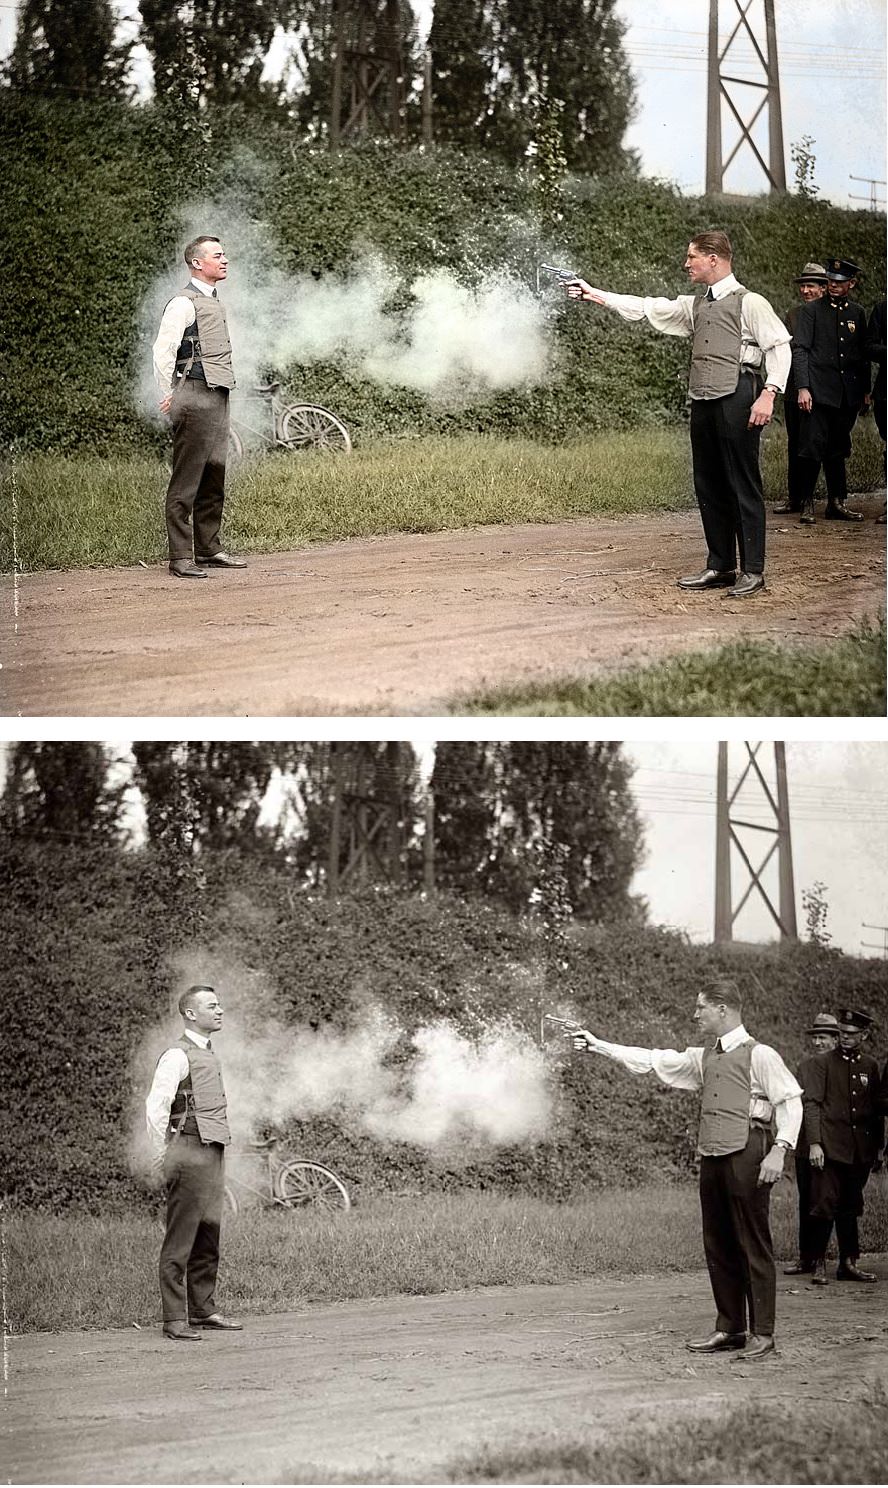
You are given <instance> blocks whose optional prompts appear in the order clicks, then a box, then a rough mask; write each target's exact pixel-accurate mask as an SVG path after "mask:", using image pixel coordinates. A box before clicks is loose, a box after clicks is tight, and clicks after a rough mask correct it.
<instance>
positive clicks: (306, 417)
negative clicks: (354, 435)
mask: <svg viewBox="0 0 888 1488" xmlns="http://www.w3.org/2000/svg"><path fill="white" fill-rule="evenodd" d="M281 443H282V444H285V445H286V446H287V448H288V449H294V450H300V449H319V450H326V451H328V452H330V451H334V450H337V451H338V452H339V453H340V454H344V455H347V454H348V453H349V452H350V450H351V447H352V442H351V437H350V435H349V432H348V429H347V428H346V427H345V424H344V423H343V422H342V420H341V419H338V418H337V417H336V415H335V413H331V412H330V410H329V408H321V407H320V406H319V405H318V404H316V403H291V404H290V406H289V408H285V409H284V411H283V413H282V414H281Z"/></svg>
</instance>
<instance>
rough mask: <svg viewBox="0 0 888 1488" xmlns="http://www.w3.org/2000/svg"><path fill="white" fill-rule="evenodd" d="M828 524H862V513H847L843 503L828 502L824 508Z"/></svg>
mask: <svg viewBox="0 0 888 1488" xmlns="http://www.w3.org/2000/svg"><path fill="white" fill-rule="evenodd" d="M826 520H827V521H828V522H862V521H863V512H856V511H849V510H848V508H847V506H846V505H845V503H844V501H830V502H829V503H828V504H827V508H826Z"/></svg>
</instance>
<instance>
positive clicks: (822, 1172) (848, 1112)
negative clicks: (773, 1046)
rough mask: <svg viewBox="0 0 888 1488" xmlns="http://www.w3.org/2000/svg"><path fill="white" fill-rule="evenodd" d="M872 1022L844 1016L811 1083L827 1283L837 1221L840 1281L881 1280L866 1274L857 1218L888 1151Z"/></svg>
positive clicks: (816, 1233)
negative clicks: (867, 1046)
mask: <svg viewBox="0 0 888 1488" xmlns="http://www.w3.org/2000/svg"><path fill="white" fill-rule="evenodd" d="M872 1021H873V1020H872V1018H871V1017H870V1016H869V1014H868V1013H862V1012H859V1011H858V1010H857V1009H855V1008H843V1009H841V1011H840V1012H839V1046H838V1048H837V1049H834V1050H832V1052H831V1053H828V1054H820V1055H818V1056H817V1058H816V1059H814V1060H812V1066H811V1069H810V1071H809V1074H808V1080H807V1082H806V1085H805V1134H806V1136H807V1140H808V1144H809V1147H810V1154H811V1157H810V1160H811V1168H812V1174H811V1234H812V1241H813V1246H814V1249H813V1258H814V1269H813V1273H812V1276H811V1280H812V1282H813V1283H814V1284H815V1285H817V1286H826V1247H827V1245H828V1244H829V1236H830V1231H831V1230H832V1227H833V1223H835V1227H836V1242H837V1244H838V1248H839V1265H838V1270H837V1271H836V1276H837V1278H838V1280H839V1281H866V1282H875V1281H876V1280H877V1277H876V1276H875V1274H874V1272H872V1271H863V1270H861V1268H860V1267H859V1266H858V1264H857V1262H858V1260H859V1259H860V1238H859V1235H858V1224H857V1221H858V1219H859V1218H860V1216H861V1214H862V1213H863V1190H864V1188H865V1187H866V1181H867V1179H868V1178H869V1175H870V1172H871V1171H872V1166H873V1163H874V1162H875V1161H876V1159H877V1157H878V1156H879V1153H880V1151H881V1148H882V1140H883V1137H884V1127H885V1120H884V1116H883V1110H884V1101H883V1099H882V1092H881V1088H880V1087H881V1079H880V1076H879V1066H878V1063H877V1061H876V1060H875V1059H874V1058H873V1056H872V1055H871V1054H863V1053H862V1052H861V1045H862V1044H863V1043H864V1041H865V1040H866V1038H867V1036H868V1034H869V1030H870V1026H871V1024H872Z"/></svg>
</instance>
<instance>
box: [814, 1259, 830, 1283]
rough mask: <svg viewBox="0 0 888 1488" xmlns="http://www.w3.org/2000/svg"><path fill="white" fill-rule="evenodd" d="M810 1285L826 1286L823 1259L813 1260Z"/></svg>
mask: <svg viewBox="0 0 888 1488" xmlns="http://www.w3.org/2000/svg"><path fill="white" fill-rule="evenodd" d="M811 1285H812V1286H827V1285H828V1281H827V1275H826V1266H825V1265H824V1263H823V1261H815V1262H814V1269H813V1271H812V1272H811Z"/></svg>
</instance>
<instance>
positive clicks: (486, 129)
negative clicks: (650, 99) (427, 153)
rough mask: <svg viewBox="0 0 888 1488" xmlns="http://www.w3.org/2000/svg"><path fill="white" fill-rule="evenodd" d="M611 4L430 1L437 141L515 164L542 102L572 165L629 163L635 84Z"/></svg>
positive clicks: (531, 143)
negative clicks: (554, 112)
mask: <svg viewBox="0 0 888 1488" xmlns="http://www.w3.org/2000/svg"><path fill="white" fill-rule="evenodd" d="M624 31H625V26H624V23H623V22H622V21H621V20H620V19H619V17H618V16H617V14H616V4H615V0H560V3H559V4H558V5H557V6H553V5H551V4H546V3H545V0H437V3H436V5H435V12H434V20H433V22H432V30H431V34H430V37H429V43H430V46H431V49H432V59H433V73H434V79H435V87H434V109H435V113H434V117H435V131H436V136H437V137H438V138H439V139H442V140H446V141H448V142H450V143H454V144H459V145H462V146H468V147H472V146H473V145H474V146H478V145H480V146H481V148H482V149H485V150H490V151H492V152H494V153H496V154H500V155H503V156H505V157H506V158H507V159H508V160H511V161H514V162H517V161H519V160H522V159H523V158H524V157H525V156H526V155H527V154H528V151H529V150H531V149H535V148H537V140H536V131H537V126H538V122H539V119H540V117H543V118H545V117H546V113H545V110H543V113H542V116H541V114H540V105H541V101H542V102H544V103H545V104H547V105H549V106H554V107H556V108H557V109H558V112H559V115H560V118H561V126H562V131H563V147H564V152H565V158H566V161H567V163H568V165H569V166H570V167H571V169H573V170H584V171H589V172H592V173H595V174H601V173H603V172H606V171H613V170H615V169H619V168H620V167H622V166H626V165H627V164H629V163H630V157H629V156H628V155H627V153H626V152H625V151H624V149H623V146H622V140H623V136H624V134H625V132H626V128H627V125H628V124H629V122H630V120H631V118H632V112H633V105H634V85H633V81H632V75H631V72H630V70H629V64H628V60H627V58H626V53H625V50H624V48H623V35H624Z"/></svg>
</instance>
